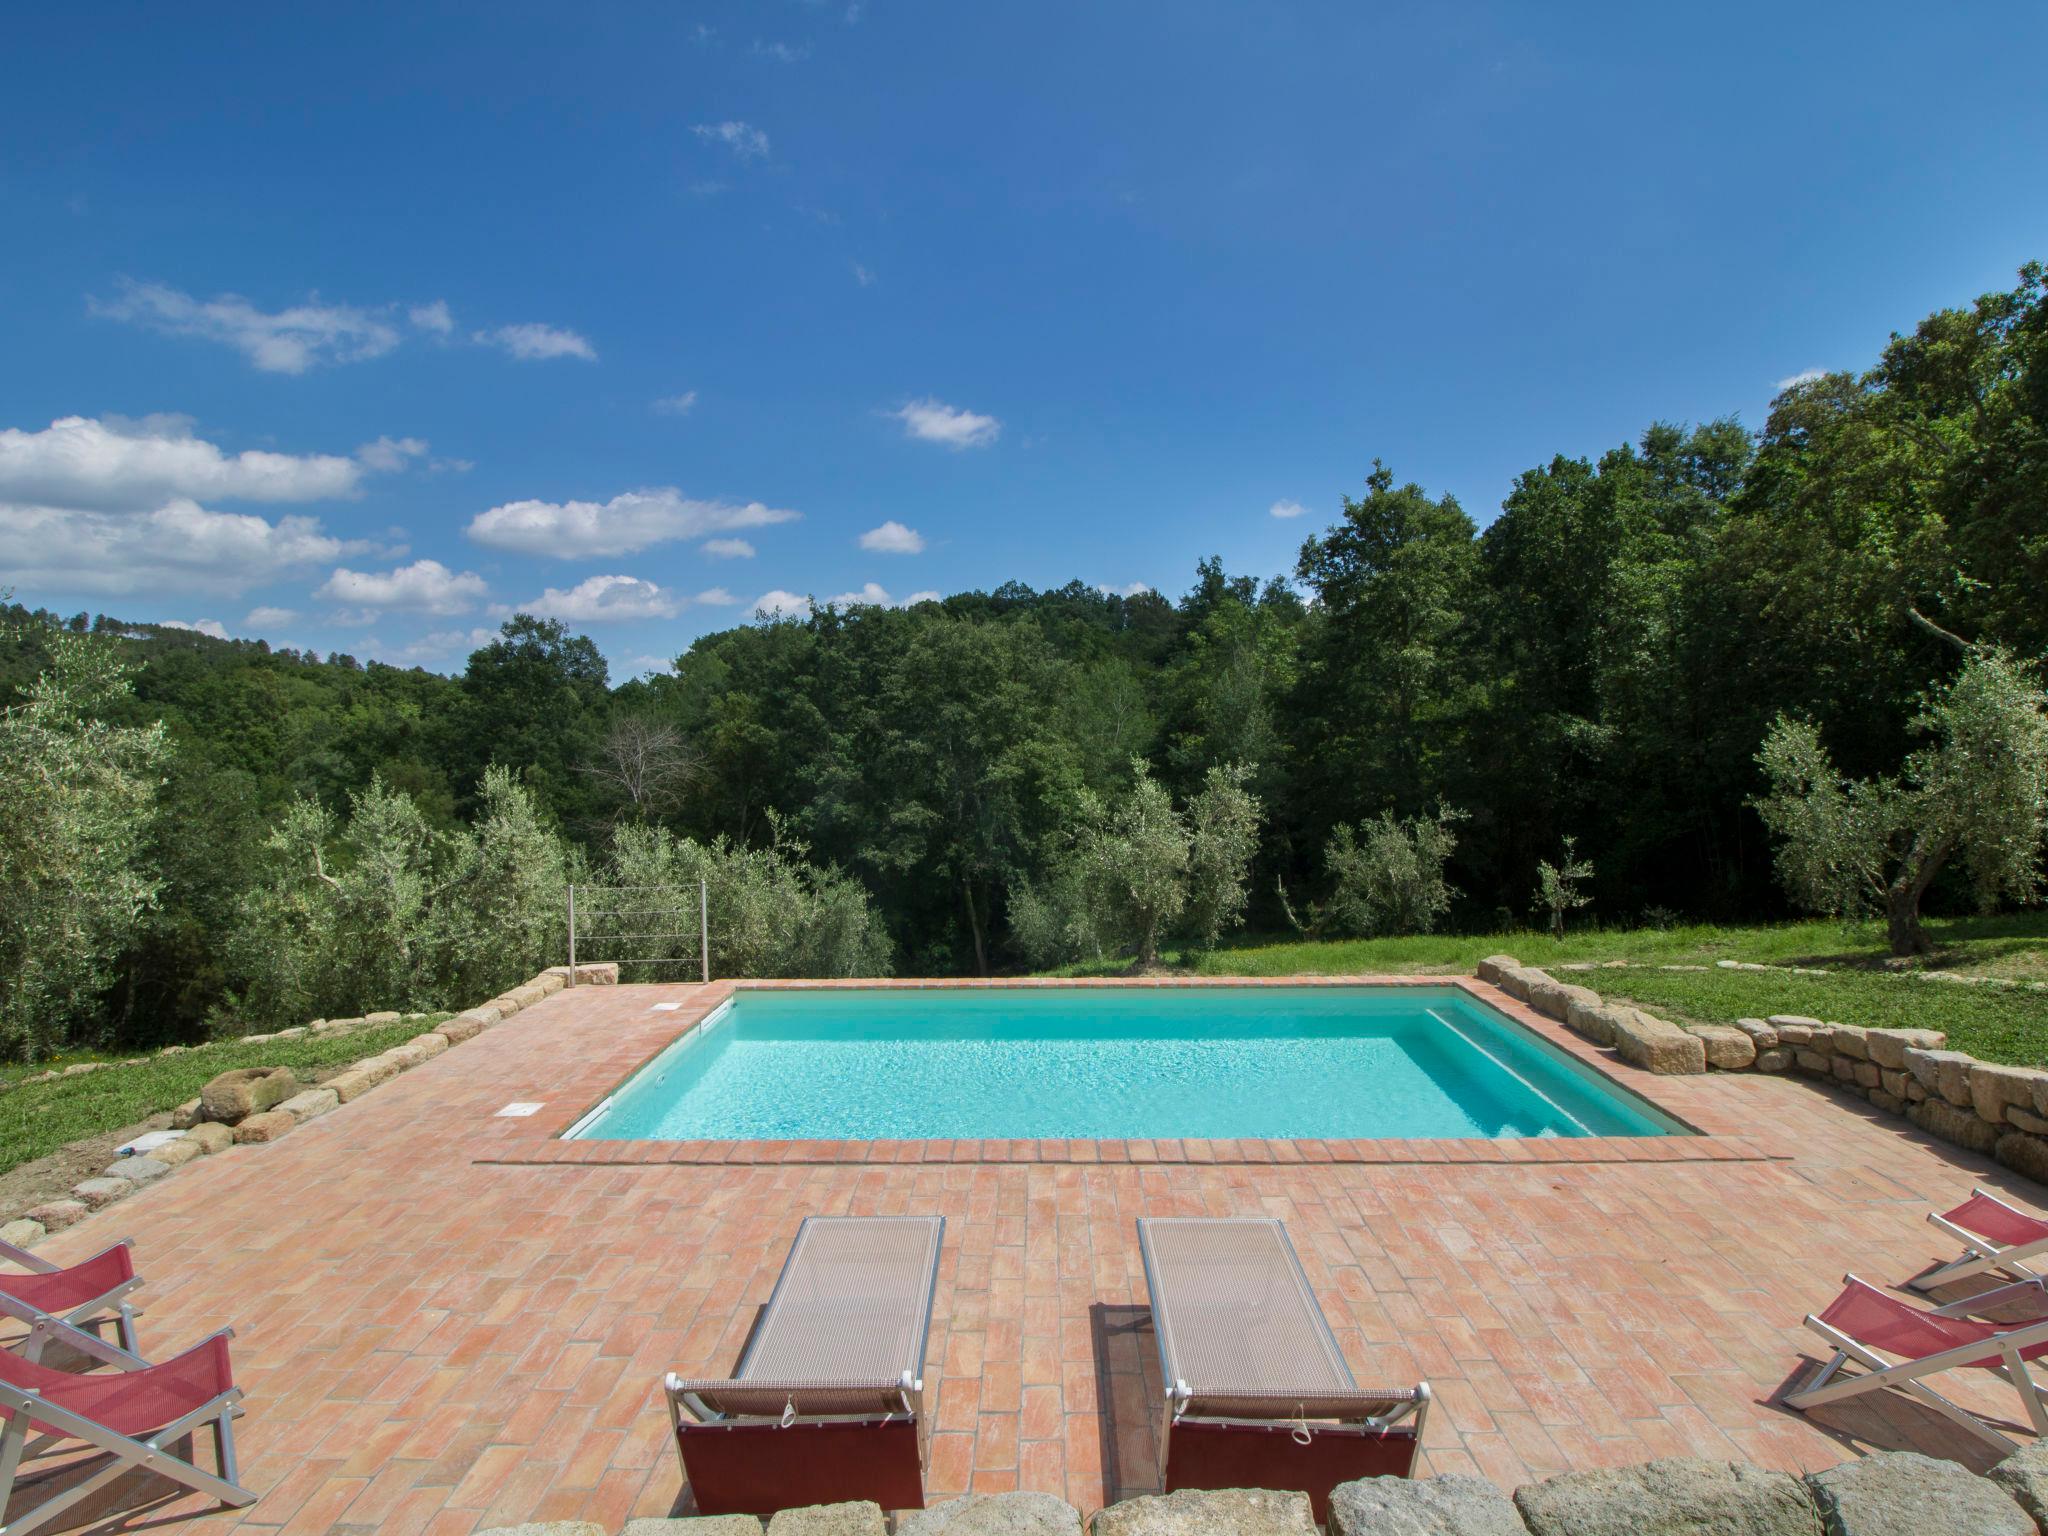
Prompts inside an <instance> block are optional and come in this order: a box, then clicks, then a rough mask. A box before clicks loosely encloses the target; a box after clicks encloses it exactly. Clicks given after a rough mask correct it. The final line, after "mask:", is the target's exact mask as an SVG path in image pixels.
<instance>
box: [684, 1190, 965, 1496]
mask: <svg viewBox="0 0 2048 1536" xmlns="http://www.w3.org/2000/svg"><path fill="white" fill-rule="evenodd" d="M945 1230H946V1222H945V1218H944V1217H942V1216H901V1217H898V1216H812V1217H809V1218H807V1219H806V1220H805V1221H804V1223H803V1225H802V1226H801V1227H800V1228H799V1229H798V1230H797V1236H796V1241H795V1242H794V1243H793V1244H791V1245H790V1250H789V1256H788V1258H787V1259H785V1260H784V1261H783V1266H782V1273H781V1274H780V1275H779V1276H777V1278H776V1281H775V1290H774V1293H773V1294H772V1295H771V1296H770V1297H769V1299H768V1305H767V1306H766V1307H765V1308H763V1309H762V1313H761V1319H760V1322H759V1324H758V1326H757V1327H756V1328H755V1330H754V1335H753V1337H752V1339H751V1340H750V1341H749V1342H748V1344H747V1348H746V1352H745V1353H744V1355H742V1357H741V1359H740V1363H739V1367H738V1369H737V1370H736V1371H735V1372H734V1373H733V1375H732V1377H731V1378H730V1379H728V1380H724V1381H710V1380H693V1379H686V1378H684V1377H681V1376H678V1375H676V1374H674V1373H673V1372H671V1373H670V1374H669V1375H668V1376H667V1377H666V1378H665V1379H664V1382H663V1386H664V1389H665V1391H666V1393H667V1397H668V1403H669V1416H670V1422H671V1424H672V1427H673V1428H674V1431H675V1436H676V1449H677V1453H678V1455H679V1456H680V1457H681V1459H682V1463H683V1476H684V1479H685V1480H686V1481H687V1482H688V1483H689V1485H690V1491H691V1494H692V1496H693V1497H694V1498H695V1500H696V1503H697V1509H698V1511H699V1512H700V1513H702V1514H707V1515H714V1514H753V1515H758V1514H768V1513H772V1512H773V1511H775V1510H778V1509H788V1508H794V1507H797V1506H800V1505H806V1504H825V1503H842V1502H845V1501H847V1500H856V1499H871V1500H873V1501H874V1502H875V1503H877V1504H880V1505H881V1506H882V1507H883V1508H884V1509H922V1508H923V1507H924V1458H925V1413H924V1361H925V1342H926V1338H927V1336H928V1334H929V1333H930V1331H931V1318H932V1299H933V1296H934V1294H935V1292H936V1289H937V1285H938V1273H939V1252H940V1247H941V1245H942V1243H943V1241H944V1237H945Z"/></svg>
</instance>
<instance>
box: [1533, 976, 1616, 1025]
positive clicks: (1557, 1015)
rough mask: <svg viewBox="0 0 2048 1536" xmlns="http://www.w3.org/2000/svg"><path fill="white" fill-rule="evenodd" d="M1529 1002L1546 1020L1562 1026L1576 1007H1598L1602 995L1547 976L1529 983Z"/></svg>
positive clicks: (1590, 989)
mask: <svg viewBox="0 0 2048 1536" xmlns="http://www.w3.org/2000/svg"><path fill="white" fill-rule="evenodd" d="M1528 1002H1529V1006H1530V1007H1531V1008H1534V1009H1535V1010H1536V1011H1537V1012H1538V1013H1540V1014H1542V1015H1543V1016H1544V1017H1545V1018H1547V1019H1556V1020H1557V1021H1558V1023H1560V1024H1562V1023H1564V1022H1565V1020H1566V1019H1567V1018H1569V1017H1570V1015H1571V1011H1572V1009H1573V1007H1574V1006H1578V1005H1586V1004H1590V1005H1593V1006H1596V1007H1597V1006H1598V1005H1599V1002H1600V994H1599V993H1598V992H1595V991H1594V990H1593V989H1592V988H1591V987H1575V986H1572V985H1571V984H1570V983H1568V982H1562V981H1553V980H1551V979H1550V978H1549V977H1548V976H1545V977H1544V978H1543V979H1542V980H1541V981H1531V982H1530V983H1529V998H1528Z"/></svg>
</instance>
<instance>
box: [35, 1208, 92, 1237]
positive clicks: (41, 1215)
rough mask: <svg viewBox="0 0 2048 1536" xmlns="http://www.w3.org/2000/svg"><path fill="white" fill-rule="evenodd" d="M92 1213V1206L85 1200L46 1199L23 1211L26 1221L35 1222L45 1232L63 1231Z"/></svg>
mask: <svg viewBox="0 0 2048 1536" xmlns="http://www.w3.org/2000/svg"><path fill="white" fill-rule="evenodd" d="M91 1214H92V1207H91V1206H89V1205H87V1204H86V1203H85V1202H84V1201H83V1200H45V1201H44V1202H43V1203H42V1204H41V1205H34V1206H30V1207H29V1208H28V1209H27V1210H25V1211H23V1212H22V1213H21V1215H22V1219H23V1220H24V1221H32V1222H34V1223H35V1224H36V1225H37V1226H39V1227H41V1228H42V1229H43V1230H44V1231H45V1232H62V1231H63V1230H64V1229H65V1228H66V1227H73V1226H76V1225H78V1223H79V1222H81V1221H83V1220H85V1218H86V1217H87V1216H89V1215H91Z"/></svg>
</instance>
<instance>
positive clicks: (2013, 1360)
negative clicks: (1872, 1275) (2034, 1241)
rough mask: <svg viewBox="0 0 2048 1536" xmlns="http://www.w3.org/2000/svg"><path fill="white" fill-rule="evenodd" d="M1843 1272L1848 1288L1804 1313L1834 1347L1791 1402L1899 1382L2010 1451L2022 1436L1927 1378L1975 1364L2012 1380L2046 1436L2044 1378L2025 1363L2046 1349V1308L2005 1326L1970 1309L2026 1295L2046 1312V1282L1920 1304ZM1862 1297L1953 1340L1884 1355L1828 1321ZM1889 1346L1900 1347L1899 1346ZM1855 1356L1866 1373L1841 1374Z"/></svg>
mask: <svg viewBox="0 0 2048 1536" xmlns="http://www.w3.org/2000/svg"><path fill="white" fill-rule="evenodd" d="M1842 1279H1843V1285H1844V1287H1845V1288H1844V1290H1843V1293H1842V1295H1841V1296H1840V1297H1838V1298H1837V1299H1836V1301H1835V1302H1834V1303H1832V1304H1831V1305H1830V1306H1829V1307H1828V1308H1827V1309H1825V1311H1824V1312H1822V1313H1821V1314H1817V1315H1816V1314H1809V1315H1808V1316H1807V1319H1806V1326H1807V1327H1808V1328H1811V1329H1812V1330H1813V1331H1814V1332H1815V1333H1817V1334H1819V1335H1820V1336H1821V1337H1822V1338H1823V1339H1826V1340H1827V1341H1828V1343H1829V1344H1831V1345H1832V1346H1833V1347H1834V1355H1833V1356H1832V1358H1830V1359H1828V1360H1826V1361H1824V1362H1823V1363H1821V1364H1820V1365H1818V1366H1816V1367H1815V1368H1814V1370H1813V1372H1812V1374H1811V1375H1810V1376H1808V1378H1807V1380H1806V1382H1805V1383H1804V1384H1803V1385H1802V1386H1800V1387H1799V1389H1798V1390H1797V1391H1794V1392H1788V1393H1787V1394H1786V1395H1785V1399H1784V1401H1785V1404H1786V1406H1787V1407H1790V1408H1796V1409H1798V1410H1800V1411H1801V1412H1802V1413H1803V1412H1805V1411H1806V1410H1808V1409H1811V1408H1820V1407H1824V1406H1826V1405H1827V1404H1829V1403H1836V1402H1841V1401H1842V1400H1844V1399H1845V1398H1851V1397H1860V1396H1861V1395H1863V1394H1864V1393H1866V1392H1881V1391H1884V1390H1886V1389H1887V1388H1892V1387H1896V1388H1897V1389H1898V1390H1899V1391H1901V1392H1903V1393H1905V1394H1906V1395H1907V1396H1909V1397H1911V1398H1912V1399H1913V1400H1914V1401H1915V1402H1919V1403H1923V1404H1925V1405H1926V1406H1927V1407H1929V1408H1932V1409H1933V1410H1934V1411H1935V1412H1936V1413H1939V1414H1940V1415H1942V1417H1944V1418H1946V1419H1949V1420H1951V1421H1952V1422H1954V1423H1956V1424H1958V1425H1960V1426H1961V1427H1962V1428H1964V1429H1966V1430H1968V1431H1969V1432H1970V1433H1971V1434H1973V1435H1975V1436H1977V1437H1978V1438H1979V1439H1981V1440H1984V1441H1987V1442H1989V1443H1990V1444H1992V1445H1995V1446H1997V1447H1998V1448H1999V1449H2000V1450H2001V1451H2004V1452H2011V1451H2016V1450H2018V1449H2020V1443H2019V1442H2018V1441H2017V1440H2014V1439H2013V1438H2012V1437H2011V1436H2009V1435H2006V1434H2003V1433H2001V1432H2000V1431H1998V1430H1996V1429H1993V1428H1992V1427H1991V1426H1990V1425H1989V1424H1987V1423H1985V1422H1984V1421H1983V1419H1981V1418H1979V1417H1978V1416H1977V1415H1976V1414H1974V1413H1972V1412H1971V1411H1970V1410H1969V1409H1967V1408H1965V1407H1963V1406H1962V1405H1960V1404H1959V1403H1954V1402H1951V1401H1950V1400H1949V1399H1948V1398H1946V1397H1943V1396H1942V1395H1941V1394H1940V1393H1939V1392H1937V1391H1935V1390H1934V1388H1932V1387H1930V1386H1929V1385H1927V1381H1926V1378H1927V1377H1929V1376H1936V1375H1939V1374H1940V1373H1941V1372H1943V1371H1955V1370H1964V1369H1967V1368H1971V1367H1975V1368H1977V1369H1980V1370H1987V1371H1989V1372H1990V1373H1991V1374H1992V1375H1994V1376H1997V1377H1998V1378H1999V1379H2000V1380H2002V1381H2004V1382H2006V1383H2007V1384H2008V1385H2010V1386H2011V1387H2012V1389H2013V1390H2014V1391H2015V1392H2016V1393H2018V1394H2019V1399H2020V1405H2021V1407H2023V1408H2024V1409H2025V1410H2026V1414H2027V1418H2028V1420H2029V1421H2030V1422H2031V1424H2032V1425H2033V1429H2034V1433H2035V1434H2037V1435H2043V1436H2048V1404H2044V1402H2043V1400H2042V1396H2041V1393H2042V1383H2040V1382H2038V1381H2036V1380H2035V1379H2034V1376H2033V1373H2032V1372H2030V1371H2029V1370H2028V1369H2027V1361H2028V1360H2029V1359H2038V1358H2039V1357H2040V1356H2042V1355H2043V1354H2048V1315H2044V1316H2043V1317H2042V1318H2041V1319H2040V1320H2038V1321H2033V1322H2026V1323H2020V1324H2004V1325H2001V1324H1996V1323H1986V1322H1979V1321H1976V1320H1975V1319H1973V1318H1972V1317H1971V1315H1970V1314H1972V1313H1973V1312H1978V1311H1982V1310H1983V1309H1984V1308H1986V1307H1994V1306H1999V1305H2001V1304H2003V1303H2006V1302H2010V1301H2016V1300H2019V1299H2021V1298H2026V1299H2029V1300H2033V1301H2036V1302H2039V1303H2041V1304H2042V1306H2043V1310H2044V1314H2048V1287H2044V1284H2043V1282H2042V1281H2040V1280H2021V1281H2016V1282H2015V1283H2013V1284H2011V1285H2003V1286H1999V1287H1997V1288H1996V1289H1994V1290H1989V1291H1985V1292H1983V1293H1981V1294H1980V1295H1976V1296H1972V1297H1969V1298H1968V1299H1967V1300H1964V1301H1958V1302H1952V1303H1950V1304H1949V1305H1948V1306H1945V1307H1933V1308H1928V1309H1925V1310H1922V1309H1919V1308H1915V1307H1909V1306H1908V1305H1907V1304H1906V1303H1904V1302H1902V1301H1897V1300H1895V1299H1894V1298H1892V1297H1889V1296H1886V1295H1885V1294H1884V1293H1883V1292H1882V1291H1879V1290H1878V1289H1877V1288H1876V1287H1875V1286H1872V1285H1870V1284H1869V1283H1868V1282H1866V1281H1863V1280H1859V1279H1857V1277H1856V1276H1854V1275H1845V1276H1843V1277H1842ZM1859 1297H1861V1298H1863V1299H1864V1300H1865V1303H1866V1304H1870V1300H1869V1299H1870V1298H1875V1305H1876V1306H1877V1307H1878V1308H1879V1309H1890V1310H1891V1311H1892V1312H1893V1314H1894V1315H1895V1316H1896V1317H1898V1318H1899V1319H1901V1320H1902V1321H1903V1322H1905V1323H1906V1324H1907V1325H1909V1326H1910V1325H1912V1324H1914V1323H1919V1324H1922V1325H1923V1326H1924V1327H1926V1328H1927V1329H1929V1330H1931V1331H1934V1332H1938V1333H1939V1334H1941V1335H1942V1336H1945V1337H1947V1338H1950V1339H1952V1340H1954V1342H1952V1343H1950V1344H1949V1345H1948V1347H1946V1348H1944V1349H1938V1350H1930V1351H1926V1352H1923V1353H1920V1354H1915V1355H1908V1356H1906V1357H1905V1358H1902V1359H1900V1360H1897V1361H1891V1360H1887V1359H1885V1358H1884V1356H1883V1355H1882V1354H1880V1353H1878V1350H1879V1349H1884V1348H1886V1346H1884V1345H1882V1344H1874V1343H1873V1341H1871V1340H1868V1339H1862V1338H1858V1337H1856V1336H1855V1335H1854V1334H1852V1333H1850V1332H1849V1331H1848V1330H1847V1329H1846V1328H1845V1327H1842V1326H1840V1325H1839V1323H1838V1322H1835V1321H1830V1320H1829V1318H1828V1316H1827V1313H1829V1312H1834V1311H1836V1310H1837V1309H1838V1308H1840V1307H1841V1306H1842V1305H1843V1304H1844V1303H1845V1302H1849V1301H1852V1300H1855V1299H1857V1298H1859ZM1937 1320H1938V1321H1937ZM1887 1352H1888V1353H1893V1354H1897V1353H1899V1351H1898V1350H1887ZM1852 1361H1853V1362H1855V1363H1856V1364H1857V1365H1860V1366H1862V1367H1863V1371H1864V1374H1862V1375H1858V1376H1843V1375H1842V1368H1843V1367H1844V1366H1846V1365H1848V1364H1849V1363H1850V1362H1852Z"/></svg>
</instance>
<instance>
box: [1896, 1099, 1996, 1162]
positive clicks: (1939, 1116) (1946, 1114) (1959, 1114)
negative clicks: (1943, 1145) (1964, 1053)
mask: <svg viewBox="0 0 2048 1536" xmlns="http://www.w3.org/2000/svg"><path fill="white" fill-rule="evenodd" d="M1906 1118H1907V1119H1908V1120H1911V1121H1912V1122H1913V1123H1914V1124H1915V1125H1917V1126H1919V1127H1920V1129H1921V1130H1923V1131H1925V1132H1927V1134H1928V1135H1930V1136H1939V1137H1940V1138H1941V1139H1942V1140H1943V1141H1946V1142H1952V1143H1954V1144H1955V1145H1956V1146H1959V1147H1961V1148H1963V1149H1964V1150H1965V1151H1969V1152H1982V1153H1983V1154H1985V1156H1987V1157H1988V1156H1990V1155H1991V1154H1992V1153H1993V1152H1994V1151H1996V1150H1997V1148H1998V1127H1997V1126H1995V1125H1987V1124H1986V1123H1985V1122H1984V1121H1983V1120H1981V1119H1979V1118H1978V1117H1977V1115H1976V1113H1975V1112H1974V1111H1971V1110H1967V1109H1958V1108H1956V1106H1955V1105H1953V1104H1950V1103H1948V1102H1946V1101H1945V1100H1942V1099H1925V1100H1922V1101H1921V1102H1920V1103H1918V1104H1914V1105H1911V1106H1909V1107H1908V1108H1907V1110H1906Z"/></svg>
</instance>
